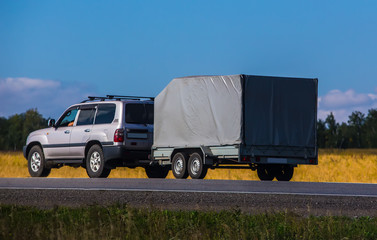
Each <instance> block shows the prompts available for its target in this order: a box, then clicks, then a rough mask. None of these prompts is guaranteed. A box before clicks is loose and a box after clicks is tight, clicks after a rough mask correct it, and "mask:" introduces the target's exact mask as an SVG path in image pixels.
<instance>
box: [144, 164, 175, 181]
mask: <svg viewBox="0 0 377 240" xmlns="http://www.w3.org/2000/svg"><path fill="white" fill-rule="evenodd" d="M169 170H170V169H169V168H167V167H161V166H147V167H145V173H146V174H147V176H148V178H166V176H167V175H168V173H169Z"/></svg>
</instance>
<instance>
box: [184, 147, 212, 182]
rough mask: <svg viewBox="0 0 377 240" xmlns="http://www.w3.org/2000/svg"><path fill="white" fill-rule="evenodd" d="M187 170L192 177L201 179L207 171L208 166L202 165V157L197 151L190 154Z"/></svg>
mask: <svg viewBox="0 0 377 240" xmlns="http://www.w3.org/2000/svg"><path fill="white" fill-rule="evenodd" d="M187 171H188V173H189V175H190V177H191V178H192V179H203V178H204V177H205V176H206V174H207V171H208V167H207V166H205V165H204V163H203V158H202V156H201V155H200V154H199V153H196V152H195V153H193V154H191V156H190V158H189V160H188V165H187Z"/></svg>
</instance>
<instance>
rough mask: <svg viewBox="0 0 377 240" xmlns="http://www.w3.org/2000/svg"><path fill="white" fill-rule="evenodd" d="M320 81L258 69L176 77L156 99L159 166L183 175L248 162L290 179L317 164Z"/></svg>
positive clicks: (265, 173)
mask: <svg viewBox="0 0 377 240" xmlns="http://www.w3.org/2000/svg"><path fill="white" fill-rule="evenodd" d="M317 95H318V79H308V78H287V77H268V76H254V75H242V74H241V75H228V76H192V77H183V78H175V79H173V80H172V81H171V82H170V83H169V84H168V86H166V88H165V89H164V90H163V91H162V92H161V93H160V94H159V95H158V96H157V97H156V98H155V105H154V136H153V146H152V152H151V155H152V156H151V161H152V164H159V165H160V166H166V167H169V166H171V169H172V172H173V174H174V176H175V177H176V178H187V177H188V176H190V177H191V178H193V179H202V178H204V177H205V175H206V173H207V170H208V169H209V168H210V169H216V168H233V169H242V168H248V169H251V170H256V171H257V174H258V177H259V178H260V180H266V181H271V180H273V179H274V178H276V179H277V180H279V181H289V180H290V179H291V178H292V176H293V172H294V167H297V166H298V165H299V164H308V165H317V164H318V149H317V132H316V129H317V127H316V124H317Z"/></svg>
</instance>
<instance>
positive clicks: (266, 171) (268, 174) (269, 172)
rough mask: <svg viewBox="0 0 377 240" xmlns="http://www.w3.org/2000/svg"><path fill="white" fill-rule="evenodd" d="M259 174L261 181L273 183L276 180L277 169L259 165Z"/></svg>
mask: <svg viewBox="0 0 377 240" xmlns="http://www.w3.org/2000/svg"><path fill="white" fill-rule="evenodd" d="M257 174H258V177H259V179H260V180H261V181H272V180H273V179H274V178H275V169H274V168H273V167H272V166H265V165H259V166H258V168H257Z"/></svg>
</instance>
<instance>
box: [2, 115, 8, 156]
mask: <svg viewBox="0 0 377 240" xmlns="http://www.w3.org/2000/svg"><path fill="white" fill-rule="evenodd" d="M8 129H9V124H8V119H6V118H4V117H0V150H5V149H9V139H8V137H9V136H8Z"/></svg>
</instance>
